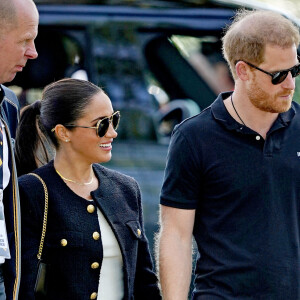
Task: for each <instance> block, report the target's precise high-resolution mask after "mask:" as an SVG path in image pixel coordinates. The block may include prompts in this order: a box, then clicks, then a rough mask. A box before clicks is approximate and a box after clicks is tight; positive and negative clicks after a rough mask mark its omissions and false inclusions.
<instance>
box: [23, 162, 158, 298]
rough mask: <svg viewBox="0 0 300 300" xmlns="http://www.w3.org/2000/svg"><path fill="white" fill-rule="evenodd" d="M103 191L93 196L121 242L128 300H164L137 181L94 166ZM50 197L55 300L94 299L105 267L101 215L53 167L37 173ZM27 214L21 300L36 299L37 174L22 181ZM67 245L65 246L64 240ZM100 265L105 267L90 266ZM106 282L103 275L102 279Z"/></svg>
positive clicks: (49, 258)
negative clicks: (92, 210)
mask: <svg viewBox="0 0 300 300" xmlns="http://www.w3.org/2000/svg"><path fill="white" fill-rule="evenodd" d="M93 167H94V171H95V174H96V176H97V177H98V179H99V182H100V186H99V188H98V189H97V190H95V191H94V192H92V198H93V204H94V205H95V206H97V207H98V208H100V210H101V211H102V213H103V215H104V216H105V218H106V219H107V221H108V223H109V224H110V225H111V227H112V230H113V232H114V233H115V235H116V238H117V240H118V242H119V246H120V249H121V253H122V256H123V265H124V269H123V271H124V298H123V299H126V300H127V299H128V300H129V299H130V300H131V299H141V300H142V299H143V300H146V299H149V300H150V299H151V300H155V299H161V297H160V295H159V291H158V287H157V278H156V276H155V274H154V272H153V265H152V260H151V257H150V253H149V249H148V242H147V238H146V236H145V233H144V227H143V217H142V207H141V196H140V190H139V188H138V185H137V183H136V181H135V180H134V179H133V178H131V177H128V176H125V175H122V174H120V173H118V172H116V171H112V170H109V169H107V168H104V167H102V166H101V165H98V164H95V165H94V166H93ZM35 173H37V174H38V175H40V176H41V177H42V178H43V179H44V181H45V183H46V185H47V187H48V192H49V211H48V223H47V231H46V238H45V245H44V250H43V257H44V259H45V261H46V262H47V263H48V264H50V272H49V277H48V284H49V286H48V287H49V298H48V299H51V300H60V299H64V300H65V299H72V300H83V299H90V297H91V294H92V293H95V292H97V291H98V284H99V275H100V270H101V263H102V255H103V250H102V243H101V238H100V239H99V240H95V239H94V237H93V234H94V233H95V232H99V233H100V228H99V222H98V217H97V213H96V210H95V211H94V212H93V213H89V212H88V210H87V206H88V205H90V204H91V203H90V202H89V201H87V200H85V199H83V198H81V197H79V196H78V195H76V194H75V193H73V191H71V190H70V189H69V188H68V187H67V186H66V184H65V183H64V182H63V180H62V179H61V178H60V177H59V176H58V175H57V173H56V172H55V169H54V167H53V162H50V163H49V164H47V165H46V166H43V167H41V168H39V169H37V170H36V171H35ZM19 186H20V197H21V212H22V277H21V287H20V297H19V299H20V300H22V299H24V300H31V299H34V297H33V289H34V282H35V278H36V274H37V272H36V270H37V269H36V267H37V257H36V255H37V252H38V247H39V242H40V237H41V232H42V219H43V212H44V191H43V188H42V184H41V183H40V182H39V180H38V179H37V178H35V177H34V176H32V175H24V176H22V177H20V178H19ZM62 239H65V240H66V241H67V245H66V246H63V245H62V244H61V240H62ZM94 262H98V263H99V265H100V267H99V268H96V269H93V268H91V265H92V264H93V263H94ZM100 280H101V275H100Z"/></svg>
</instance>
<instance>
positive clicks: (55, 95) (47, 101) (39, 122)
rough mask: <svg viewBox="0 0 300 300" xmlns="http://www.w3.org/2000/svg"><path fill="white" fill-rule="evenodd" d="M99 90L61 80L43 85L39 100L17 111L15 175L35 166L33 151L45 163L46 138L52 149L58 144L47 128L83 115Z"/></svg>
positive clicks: (35, 160) (76, 80)
mask: <svg viewBox="0 0 300 300" xmlns="http://www.w3.org/2000/svg"><path fill="white" fill-rule="evenodd" d="M101 91H102V89H101V88H100V87H98V86H96V85H94V84H93V83H91V82H89V81H85V80H79V79H70V78H68V79H62V80H59V81H56V82H54V83H52V84H50V85H48V86H46V87H45V89H44V91H43V95H42V101H36V102H34V103H33V104H31V105H29V106H26V107H25V108H24V109H23V110H22V111H21V119H20V123H19V126H18V129H17V135H16V147H15V149H16V163H17V170H18V175H19V176H20V175H22V174H26V173H29V172H31V171H33V170H35V169H36V168H37V167H38V164H37V150H38V151H40V152H41V151H42V152H43V153H42V154H41V153H39V156H43V157H44V158H45V162H49V160H50V157H49V145H47V141H49V140H50V141H51V142H52V143H53V145H54V147H55V148H56V149H57V148H58V147H59V143H58V141H57V139H56V136H55V134H54V133H53V132H51V129H53V128H54V127H55V126H56V125H57V124H62V125H64V124H70V123H75V122H76V120H78V119H79V118H81V117H82V116H83V114H84V110H85V108H86V107H87V106H88V105H89V103H90V101H91V99H92V97H93V96H94V95H96V94H97V93H99V92H101ZM70 130H72V129H71V128H70Z"/></svg>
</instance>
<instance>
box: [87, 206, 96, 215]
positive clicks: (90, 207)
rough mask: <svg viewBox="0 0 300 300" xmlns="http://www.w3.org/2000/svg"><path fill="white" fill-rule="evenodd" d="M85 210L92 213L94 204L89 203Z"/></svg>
mask: <svg viewBox="0 0 300 300" xmlns="http://www.w3.org/2000/svg"><path fill="white" fill-rule="evenodd" d="M86 210H87V211H88V212H89V213H90V214H92V213H93V212H94V211H95V206H94V205H93V204H90V205H88V206H87V208H86Z"/></svg>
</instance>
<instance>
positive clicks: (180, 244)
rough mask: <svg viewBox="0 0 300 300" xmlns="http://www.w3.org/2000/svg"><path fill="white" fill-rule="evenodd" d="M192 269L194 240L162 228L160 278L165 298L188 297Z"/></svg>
mask: <svg viewBox="0 0 300 300" xmlns="http://www.w3.org/2000/svg"><path fill="white" fill-rule="evenodd" d="M191 271H192V241H191V240H190V241H187V240H186V239H181V238H180V236H176V235H173V234H168V232H164V231H163V230H162V232H161V235H160V242H159V278H160V284H161V292H162V296H163V299H164V300H186V299H187V298H188V293H189V287H190V282H191Z"/></svg>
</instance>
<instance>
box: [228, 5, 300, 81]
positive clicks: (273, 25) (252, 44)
mask: <svg viewBox="0 0 300 300" xmlns="http://www.w3.org/2000/svg"><path fill="white" fill-rule="evenodd" d="M299 41H300V36H299V29H298V28H297V27H296V26H295V25H294V24H293V23H292V22H291V21H290V20H288V19H287V18H285V17H283V16H282V15H280V14H278V13H275V12H272V11H246V10H242V11H239V12H238V13H237V14H236V16H235V18H234V21H233V23H232V24H231V25H230V27H229V28H228V29H227V32H226V34H225V36H224V37H223V54H224V57H225V59H226V60H227V62H228V64H229V66H230V69H231V71H232V73H233V76H234V77H235V75H236V74H235V64H236V62H237V61H239V60H245V61H248V62H252V63H254V64H260V63H262V62H263V61H264V50H265V47H266V45H271V46H279V47H281V48H288V47H290V46H293V45H295V46H296V47H298V45H299Z"/></svg>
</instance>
